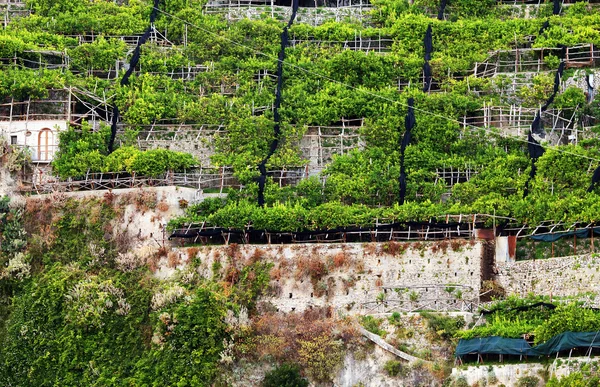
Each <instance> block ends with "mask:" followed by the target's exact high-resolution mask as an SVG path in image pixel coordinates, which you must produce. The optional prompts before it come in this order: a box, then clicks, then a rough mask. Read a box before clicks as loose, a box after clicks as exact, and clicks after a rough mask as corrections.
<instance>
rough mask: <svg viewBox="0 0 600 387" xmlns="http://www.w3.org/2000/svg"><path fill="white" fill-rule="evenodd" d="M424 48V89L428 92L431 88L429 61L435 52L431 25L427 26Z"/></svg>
mask: <svg viewBox="0 0 600 387" xmlns="http://www.w3.org/2000/svg"><path fill="white" fill-rule="evenodd" d="M423 48H424V49H425V55H424V59H425V63H423V78H424V83H423V91H424V92H428V91H429V89H431V77H432V74H431V66H430V65H429V61H430V60H431V53H432V52H433V40H432V37H431V25H429V26H428V27H427V31H426V32H425V38H424V39H423Z"/></svg>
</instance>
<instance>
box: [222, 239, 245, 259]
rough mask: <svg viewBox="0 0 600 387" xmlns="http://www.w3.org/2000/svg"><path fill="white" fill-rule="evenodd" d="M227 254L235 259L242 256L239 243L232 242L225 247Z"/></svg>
mask: <svg viewBox="0 0 600 387" xmlns="http://www.w3.org/2000/svg"><path fill="white" fill-rule="evenodd" d="M225 255H227V256H228V257H229V258H232V259H235V260H238V259H240V258H241V257H242V252H241V249H240V245H238V244H237V243H232V244H230V245H229V246H227V247H225Z"/></svg>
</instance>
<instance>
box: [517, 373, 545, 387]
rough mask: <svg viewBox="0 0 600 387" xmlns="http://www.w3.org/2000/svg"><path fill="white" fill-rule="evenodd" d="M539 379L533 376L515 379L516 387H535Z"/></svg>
mask: <svg viewBox="0 0 600 387" xmlns="http://www.w3.org/2000/svg"><path fill="white" fill-rule="evenodd" d="M539 383H540V379H539V378H537V377H535V376H521V377H520V378H519V379H517V384H516V386H517V387H537V386H538V385H539Z"/></svg>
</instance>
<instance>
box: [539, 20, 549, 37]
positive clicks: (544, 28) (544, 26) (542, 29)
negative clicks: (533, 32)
mask: <svg viewBox="0 0 600 387" xmlns="http://www.w3.org/2000/svg"><path fill="white" fill-rule="evenodd" d="M548 27H550V21H548V20H546V21H545V22H544V24H542V28H540V31H539V32H538V35H541V34H543V33H544V31H546V29H547V28H548Z"/></svg>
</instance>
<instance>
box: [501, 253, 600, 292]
mask: <svg viewBox="0 0 600 387" xmlns="http://www.w3.org/2000/svg"><path fill="white" fill-rule="evenodd" d="M496 265H497V267H498V276H497V279H498V281H499V283H500V284H501V285H502V286H503V287H504V289H505V290H506V291H507V293H508V294H519V295H521V296H525V295H527V294H528V293H535V294H543V295H550V294H552V295H554V296H575V295H581V294H584V293H596V294H597V293H600V282H599V281H598V280H599V279H600V257H598V256H597V255H595V254H592V255H581V256H572V257H560V258H548V259H542V260H533V261H518V262H497V263H496Z"/></svg>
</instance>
